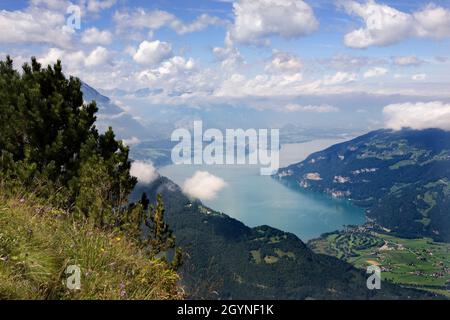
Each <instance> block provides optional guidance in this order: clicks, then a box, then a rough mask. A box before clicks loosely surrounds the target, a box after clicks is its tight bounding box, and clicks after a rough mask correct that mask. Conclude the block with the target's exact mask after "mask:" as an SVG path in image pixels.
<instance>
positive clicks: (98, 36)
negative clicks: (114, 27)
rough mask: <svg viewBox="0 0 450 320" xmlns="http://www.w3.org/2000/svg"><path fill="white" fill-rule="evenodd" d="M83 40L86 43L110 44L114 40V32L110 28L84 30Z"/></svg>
mask: <svg viewBox="0 0 450 320" xmlns="http://www.w3.org/2000/svg"><path fill="white" fill-rule="evenodd" d="M81 42H82V43H85V44H102V45H108V44H110V43H111V42H112V34H111V32H109V31H108V30H98V29H97V28H90V29H87V30H86V31H84V32H83V35H82V37H81Z"/></svg>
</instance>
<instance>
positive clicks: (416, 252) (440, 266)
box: [309, 224, 450, 297]
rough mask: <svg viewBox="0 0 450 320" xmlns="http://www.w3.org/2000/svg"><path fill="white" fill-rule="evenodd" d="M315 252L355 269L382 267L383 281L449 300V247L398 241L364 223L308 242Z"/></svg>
mask: <svg viewBox="0 0 450 320" xmlns="http://www.w3.org/2000/svg"><path fill="white" fill-rule="evenodd" d="M309 246H310V247H311V248H312V249H313V250H314V251H315V252H316V253H322V254H327V255H331V256H335V257H337V258H340V259H343V260H345V261H347V262H349V263H351V264H353V265H355V266H356V267H357V268H361V269H366V268H367V266H369V265H377V266H379V267H380V268H381V271H382V273H381V276H382V279H384V280H389V281H391V282H393V283H397V284H400V285H402V286H406V287H413V288H419V289H423V290H427V291H432V292H434V293H439V294H442V295H446V296H449V297H450V244H449V243H440V242H435V241H433V240H432V239H429V238H418V239H406V238H399V237H396V236H394V235H391V234H390V233H388V232H386V231H385V230H383V229H381V228H378V227H376V226H373V225H371V224H366V225H363V226H351V227H348V228H346V229H345V230H343V231H336V232H333V233H327V234H324V235H322V237H320V238H319V239H315V240H311V241H310V242H309Z"/></svg>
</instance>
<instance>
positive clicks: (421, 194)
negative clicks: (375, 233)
mask: <svg viewBox="0 0 450 320" xmlns="http://www.w3.org/2000/svg"><path fill="white" fill-rule="evenodd" d="M280 172H283V173H284V174H287V175H288V176H284V177H283V179H282V181H285V182H287V183H288V184H295V185H298V184H299V183H300V184H301V185H303V186H304V187H307V188H310V189H312V190H315V191H319V192H326V193H329V194H334V195H337V196H342V197H346V198H349V199H351V200H352V201H353V202H354V203H355V204H356V205H359V206H361V207H364V208H367V209H368V210H367V215H368V216H369V217H370V218H373V219H376V220H377V222H378V223H380V224H381V225H383V226H384V227H386V228H389V229H392V231H394V232H396V233H397V234H398V235H400V236H403V237H422V236H427V237H432V238H433V239H435V240H438V241H447V242H449V241H450V132H448V131H442V130H438V129H427V130H410V129H404V130H400V131H390V130H378V131H374V132H371V133H368V134H366V135H363V136H360V137H358V138H356V139H353V140H351V141H348V142H345V143H341V144H337V145H334V146H332V147H330V148H328V149H326V150H324V151H321V152H317V153H314V154H312V155H310V156H309V157H308V158H307V159H306V160H305V161H303V162H301V163H298V164H293V165H291V166H289V167H287V168H284V169H280ZM308 173H318V174H319V175H320V180H319V179H316V180H312V179H308V177H307V174H308ZM336 177H345V178H346V180H342V179H341V181H338V180H337V179H336Z"/></svg>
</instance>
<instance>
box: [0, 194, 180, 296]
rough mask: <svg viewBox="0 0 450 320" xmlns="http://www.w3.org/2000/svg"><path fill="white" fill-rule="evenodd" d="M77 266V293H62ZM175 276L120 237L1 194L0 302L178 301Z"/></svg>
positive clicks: (163, 265)
mask: <svg viewBox="0 0 450 320" xmlns="http://www.w3.org/2000/svg"><path fill="white" fill-rule="evenodd" d="M69 265H78V266H79V267H80V269H81V289H80V290H75V291H72V290H69V289H67V287H66V280H67V277H68V276H67V275H66V274H65V272H64V271H65V269H66V267H67V266H69ZM177 282H178V275H177V274H176V272H174V271H172V270H170V269H169V268H168V267H167V265H166V264H164V263H162V262H160V261H158V260H155V259H149V258H148V257H147V256H146V254H145V253H144V252H142V250H140V249H139V248H138V247H137V246H136V245H135V244H134V243H133V242H131V241H129V240H127V239H126V238H124V237H123V236H122V235H121V234H119V233H115V232H107V231H103V230H100V229H98V228H96V227H93V226H92V225H90V224H85V223H80V222H75V221H73V220H72V219H71V218H69V217H68V215H67V214H66V213H65V212H63V211H60V210H56V209H53V208H52V207H50V206H46V205H43V204H40V203H38V202H35V201H31V200H27V199H21V198H19V197H15V198H10V197H9V198H7V197H3V196H1V194H0V300H2V299H177V298H181V297H182V296H181V294H180V291H179V287H178V286H177Z"/></svg>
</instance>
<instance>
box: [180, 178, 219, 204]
mask: <svg viewBox="0 0 450 320" xmlns="http://www.w3.org/2000/svg"><path fill="white" fill-rule="evenodd" d="M226 186H227V183H226V182H225V181H224V180H223V179H222V178H220V177H217V176H215V175H213V174H211V173H209V172H207V171H197V172H195V174H194V175H193V176H192V177H191V178H188V179H186V181H185V182H184V184H183V191H184V192H185V193H186V194H187V195H189V196H191V197H195V198H198V199H200V200H209V199H213V198H215V197H216V196H217V194H218V193H219V191H220V190H222V189H223V188H225V187H226Z"/></svg>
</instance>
